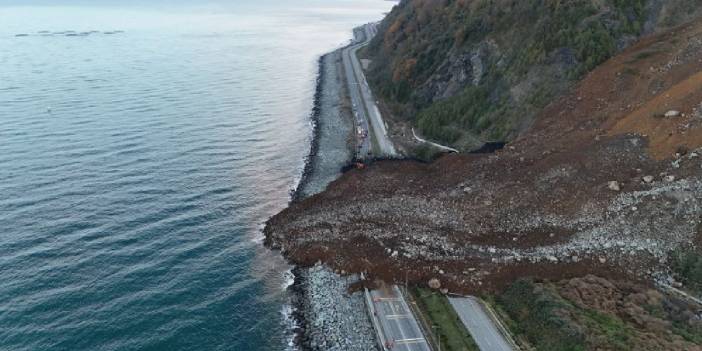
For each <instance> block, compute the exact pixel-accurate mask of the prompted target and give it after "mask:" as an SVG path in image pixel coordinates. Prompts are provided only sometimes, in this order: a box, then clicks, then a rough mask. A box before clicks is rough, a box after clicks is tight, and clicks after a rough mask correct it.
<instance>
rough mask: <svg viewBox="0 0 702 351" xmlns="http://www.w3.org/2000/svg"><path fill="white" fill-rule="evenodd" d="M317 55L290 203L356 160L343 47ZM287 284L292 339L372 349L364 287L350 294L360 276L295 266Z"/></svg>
mask: <svg viewBox="0 0 702 351" xmlns="http://www.w3.org/2000/svg"><path fill="white" fill-rule="evenodd" d="M342 49H343V48H339V49H336V50H334V51H332V52H330V53H327V54H325V55H322V56H321V57H320V58H319V60H318V65H319V70H318V74H317V79H316V84H317V86H316V89H315V95H314V105H313V108H312V113H311V116H310V119H311V123H312V140H311V145H310V152H309V154H308V155H307V156H306V157H305V166H304V168H303V171H302V175H301V178H300V181H299V182H298V185H297V187H296V188H295V189H294V190H291V200H290V202H291V203H294V202H297V201H300V200H302V199H305V198H307V197H309V196H312V195H314V194H316V193H318V192H321V191H323V190H324V189H325V188H326V186H327V184H329V183H330V182H332V181H334V180H335V179H337V178H338V177H339V176H340V175H341V174H342V172H343V171H344V170H345V169H347V168H348V165H349V164H351V162H352V161H353V159H354V156H355V155H354V145H353V142H354V139H353V138H354V128H355V123H354V119H353V115H352V113H351V109H350V106H349V105H350V103H349V102H348V100H346V99H347V98H346V99H345V97H347V96H348V91H347V88H346V83H345V77H344V75H343V72H342V66H341V50H342ZM291 272H292V274H293V283H292V284H291V285H290V286H289V287H288V292H289V294H290V305H291V306H292V312H291V316H292V318H293V319H294V320H295V327H294V330H293V333H294V337H293V343H294V344H295V346H297V347H298V348H299V349H300V350H304V351H307V350H326V349H336V350H359V351H360V350H374V349H376V348H377V345H376V341H375V336H374V335H375V334H374V331H373V328H372V325H371V322H370V319H369V317H368V315H367V312H366V310H365V305H364V301H363V296H362V294H361V293H360V292H357V293H349V292H348V290H347V287H348V285H349V284H350V283H351V282H354V281H357V280H358V277H356V276H345V275H344V272H334V271H332V270H330V269H329V268H326V267H323V266H321V265H315V266H312V267H302V266H294V267H293V269H292V271H291Z"/></svg>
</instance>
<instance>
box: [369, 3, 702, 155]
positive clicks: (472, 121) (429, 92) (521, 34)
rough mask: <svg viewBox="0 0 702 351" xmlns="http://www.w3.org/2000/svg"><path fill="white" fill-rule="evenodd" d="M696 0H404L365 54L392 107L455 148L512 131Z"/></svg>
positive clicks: (688, 15)
mask: <svg viewBox="0 0 702 351" xmlns="http://www.w3.org/2000/svg"><path fill="white" fill-rule="evenodd" d="M700 8H702V1H700V0H670V1H661V0H403V1H402V2H400V4H398V5H397V6H396V7H395V8H394V9H393V10H392V11H391V13H390V14H389V15H388V16H387V17H386V19H385V20H384V21H383V22H382V24H381V27H380V31H379V35H378V36H377V37H376V38H375V39H374V40H373V41H372V43H371V45H370V46H369V47H368V49H367V51H366V52H365V55H367V56H368V57H369V58H370V59H372V63H371V66H370V68H369V72H368V76H369V81H370V83H371V84H372V86H373V88H374V89H375V91H376V92H377V93H378V95H380V97H381V98H382V99H383V101H384V102H386V105H387V106H389V108H390V110H391V111H392V112H393V114H394V115H395V116H396V117H398V118H402V119H406V120H409V121H410V122H411V123H412V124H413V125H415V126H416V127H418V130H419V131H420V132H421V134H423V135H424V136H426V137H428V138H431V139H434V140H436V141H439V142H443V143H447V144H451V145H453V146H456V147H458V148H461V149H464V150H466V149H470V148H473V147H475V146H476V145H478V143H479V142H481V141H496V140H501V141H502V140H510V139H512V138H514V137H515V136H516V135H518V133H519V132H521V131H523V130H524V129H525V128H526V127H527V126H529V125H530V123H531V122H532V120H533V118H534V116H535V115H536V113H537V112H539V111H540V110H541V109H542V108H543V107H544V106H545V105H547V104H548V103H549V102H551V101H552V99H553V98H554V97H556V96H559V95H562V94H563V93H565V92H566V91H567V90H568V88H569V87H570V86H571V85H572V83H573V82H575V81H577V80H579V78H581V77H583V76H584V75H585V74H586V73H587V72H589V71H590V70H592V69H593V68H595V67H596V66H597V65H599V64H600V63H602V62H604V61H605V60H606V59H608V58H610V57H611V56H613V55H614V54H616V53H617V52H620V51H621V50H623V49H624V48H626V47H628V46H629V45H630V44H632V43H634V42H635V41H636V40H637V39H639V38H640V37H641V36H644V35H647V34H650V33H653V32H656V31H659V30H662V29H666V28H669V27H672V26H676V25H678V24H681V23H684V22H687V21H689V20H690V19H692V18H694V17H695V16H697V14H698V13H699V12H700Z"/></svg>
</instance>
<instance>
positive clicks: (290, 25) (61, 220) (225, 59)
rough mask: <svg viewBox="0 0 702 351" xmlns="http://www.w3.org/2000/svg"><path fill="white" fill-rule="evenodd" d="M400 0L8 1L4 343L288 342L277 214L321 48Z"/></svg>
mask: <svg viewBox="0 0 702 351" xmlns="http://www.w3.org/2000/svg"><path fill="white" fill-rule="evenodd" d="M18 4H20V5H21V6H20V5H18ZM391 5H392V4H391V3H388V2H386V1H381V0H358V1H344V0H327V1H323V0H297V1H283V0H279V1H274V0H263V1H228V2H227V1H223V0H219V1H216V2H212V1H210V2H207V3H204V2H199V1H193V2H187V1H180V2H166V1H161V2H153V3H151V4H150V5H148V6H144V5H139V2H137V1H120V2H114V3H111V2H95V1H91V2H88V1H85V2H64V5H61V6H57V5H55V2H48V1H47V2H45V3H44V4H42V3H39V2H35V3H32V4H29V3H28V2H19V1H18V2H16V3H15V4H12V3H10V2H7V1H4V2H3V1H2V0H0V350H277V349H284V348H285V347H286V345H287V343H288V339H287V338H288V337H289V335H287V334H286V323H287V322H286V320H285V318H284V313H282V312H284V310H285V308H284V305H285V302H286V296H285V293H284V290H283V287H284V286H285V282H286V279H287V278H286V277H285V271H286V269H287V268H288V267H287V266H286V265H285V264H284V263H283V262H282V259H281V258H280V257H279V256H277V254H275V253H271V252H269V251H267V250H266V249H264V248H263V247H262V246H261V224H262V223H263V222H264V221H265V220H266V219H267V218H268V217H269V216H271V215H273V214H274V213H276V212H277V211H279V210H280V209H282V208H283V207H284V206H285V205H286V203H287V201H288V198H289V191H290V190H291V188H293V187H294V186H295V184H296V182H297V180H298V178H299V175H300V172H301V169H302V166H303V158H304V156H305V154H306V153H307V152H308V149H309V139H310V125H309V113H310V110H311V108H312V97H313V94H314V79H315V75H316V71H317V67H316V58H317V57H318V55H320V54H322V53H324V52H326V51H328V50H330V49H333V48H335V47H337V46H339V45H340V44H342V43H343V42H345V41H346V40H347V39H349V38H350V36H351V32H350V30H351V28H352V27H353V26H355V25H358V24H361V23H364V22H367V21H370V20H377V19H379V18H380V17H381V16H382V12H383V11H386V10H388V9H389V7H390V6H391ZM41 31H49V32H51V33H56V32H65V31H75V32H76V33H80V32H89V31H98V32H93V33H90V34H87V35H78V36H74V35H72V33H71V32H68V33H62V34H51V35H50V33H39V32H41ZM112 31H124V32H117V33H112V34H106V33H104V32H112ZM16 34H30V35H28V36H16Z"/></svg>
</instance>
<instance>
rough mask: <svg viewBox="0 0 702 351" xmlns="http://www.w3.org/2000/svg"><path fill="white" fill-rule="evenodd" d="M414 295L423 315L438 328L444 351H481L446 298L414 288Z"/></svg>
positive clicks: (430, 291)
mask: <svg viewBox="0 0 702 351" xmlns="http://www.w3.org/2000/svg"><path fill="white" fill-rule="evenodd" d="M412 295H413V296H414V298H415V300H416V301H417V305H419V308H420V310H421V311H422V313H423V314H424V315H425V316H427V317H428V319H429V320H430V321H431V323H433V324H434V325H437V326H438V329H437V333H438V334H439V339H440V340H441V341H440V342H441V349H442V350H446V351H473V350H475V351H477V350H479V349H478V346H477V345H476V344H475V341H473V338H472V337H471V336H470V334H469V333H468V331H467V330H466V328H465V327H464V326H463V323H462V322H461V320H460V319H459V318H458V315H457V314H456V312H455V311H454V310H453V307H452V306H451V304H450V303H449V301H448V299H447V298H446V296H444V295H442V294H439V293H436V292H434V291H432V290H429V289H424V288H413V289H412Z"/></svg>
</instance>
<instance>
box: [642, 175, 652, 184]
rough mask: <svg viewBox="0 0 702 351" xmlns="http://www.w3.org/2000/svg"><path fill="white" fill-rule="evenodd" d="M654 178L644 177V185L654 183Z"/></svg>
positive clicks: (650, 176)
mask: <svg viewBox="0 0 702 351" xmlns="http://www.w3.org/2000/svg"><path fill="white" fill-rule="evenodd" d="M653 179H654V178H653V176H652V175H647V176H644V177H643V181H644V183H652V182H653Z"/></svg>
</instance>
